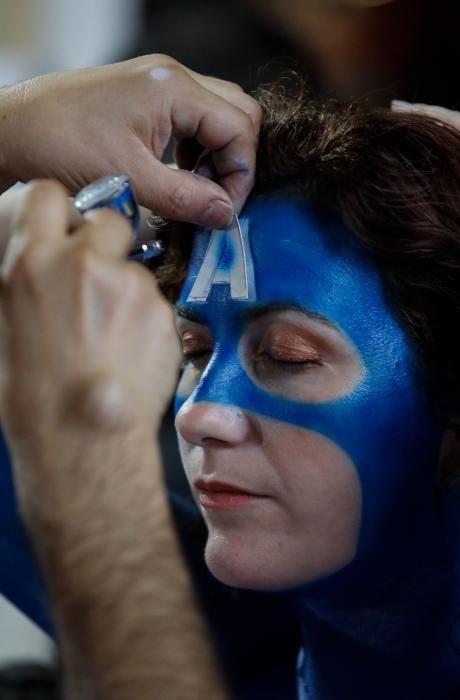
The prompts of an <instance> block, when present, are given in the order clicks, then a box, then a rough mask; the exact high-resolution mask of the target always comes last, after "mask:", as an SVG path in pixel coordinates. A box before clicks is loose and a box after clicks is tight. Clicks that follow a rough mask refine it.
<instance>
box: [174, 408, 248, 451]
mask: <svg viewBox="0 0 460 700" xmlns="http://www.w3.org/2000/svg"><path fill="white" fill-rule="evenodd" d="M176 428H177V430H178V432H179V434H180V436H181V437H182V438H183V439H184V440H185V441H186V442H189V443H193V444H195V445H202V446H204V445H206V446H207V447H211V446H215V447H225V446H229V445H234V444H239V443H241V442H244V441H245V440H246V439H247V438H248V435H249V433H250V425H249V419H248V416H247V415H246V414H245V412H244V411H242V410H241V409H240V408H237V407H235V406H231V405H226V404H219V403H212V402H208V401H199V402H196V403H194V402H193V401H190V402H186V403H185V404H184V405H183V406H182V407H181V409H180V411H179V413H178V414H177V417H176Z"/></svg>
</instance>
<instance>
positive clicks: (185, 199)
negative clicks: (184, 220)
mask: <svg viewBox="0 0 460 700" xmlns="http://www.w3.org/2000/svg"><path fill="white" fill-rule="evenodd" d="M169 201H170V205H171V209H172V210H173V211H174V212H182V211H183V210H184V209H187V208H188V207H189V206H190V204H191V202H192V192H191V190H190V188H188V187H185V186H184V185H182V184H181V185H177V186H176V187H173V189H172V190H171V192H170V193H169Z"/></svg>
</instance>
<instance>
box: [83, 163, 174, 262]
mask: <svg viewBox="0 0 460 700" xmlns="http://www.w3.org/2000/svg"><path fill="white" fill-rule="evenodd" d="M73 203H74V206H75V208H76V209H77V210H78V211H79V212H80V213H81V214H84V213H85V212H87V211H90V210H91V209H98V208H100V207H109V209H113V210H114V211H116V212H118V213H119V214H122V216H124V217H125V218H126V219H128V221H129V222H130V224H131V226H132V229H133V239H134V240H133V247H132V248H131V251H130V252H129V254H128V260H136V261H138V262H145V261H146V260H149V259H151V258H156V257H158V256H159V255H162V254H163V253H164V252H165V245H164V243H163V242H162V241H159V240H153V239H152V240H148V241H141V239H140V237H139V228H140V222H141V217H140V213H139V207H138V205H137V202H136V199H135V197H134V194H133V191H132V188H131V184H130V181H129V177H128V176H127V175H109V176H108V177H103V178H101V179H100V180H96V181H95V182H92V183H91V184H89V185H87V186H86V187H84V188H83V189H82V190H80V192H78V194H77V195H76V196H75V198H74V201H73ZM147 222H148V220H147Z"/></svg>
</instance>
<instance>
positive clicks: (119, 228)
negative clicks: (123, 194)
mask: <svg viewBox="0 0 460 700" xmlns="http://www.w3.org/2000/svg"><path fill="white" fill-rule="evenodd" d="M71 240H72V244H73V245H74V246H75V247H85V248H89V249H90V250H91V251H92V252H93V253H95V254H96V255H98V256H101V257H106V258H116V259H124V258H125V257H126V255H127V254H128V253H129V251H130V249H131V247H132V245H133V231H132V228H131V225H130V223H129V222H128V221H127V219H125V218H124V217H123V216H121V215H120V214H117V213H116V212H114V211H112V210H111V209H94V210H92V211H89V212H87V213H86V214H85V216H84V219H83V223H82V225H81V226H80V227H79V229H78V230H77V231H76V232H75V233H74V234H73V236H72V239H71Z"/></svg>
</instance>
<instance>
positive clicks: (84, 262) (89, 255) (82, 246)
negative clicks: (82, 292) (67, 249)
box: [71, 242, 100, 279]
mask: <svg viewBox="0 0 460 700" xmlns="http://www.w3.org/2000/svg"><path fill="white" fill-rule="evenodd" d="M99 266H100V263H99V261H98V260H97V259H96V256H95V255H94V253H93V252H92V250H91V248H90V247H89V246H88V244H87V243H86V242H85V243H83V242H82V243H79V245H78V246H77V247H76V248H75V250H74V251H72V255H71V267H72V270H73V272H74V273H75V275H76V277H77V279H83V278H85V277H89V276H91V277H93V276H95V274H96V273H97V269H98V267H99Z"/></svg>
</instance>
